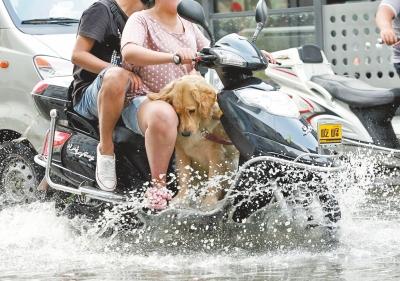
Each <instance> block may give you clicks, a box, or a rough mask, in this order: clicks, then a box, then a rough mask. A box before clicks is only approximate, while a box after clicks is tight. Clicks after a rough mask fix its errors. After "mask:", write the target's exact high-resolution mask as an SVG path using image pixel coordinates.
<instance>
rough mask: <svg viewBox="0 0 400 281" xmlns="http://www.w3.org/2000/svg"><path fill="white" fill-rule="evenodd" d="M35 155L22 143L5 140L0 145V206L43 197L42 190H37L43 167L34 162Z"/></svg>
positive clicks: (27, 201)
mask: <svg viewBox="0 0 400 281" xmlns="http://www.w3.org/2000/svg"><path fill="white" fill-rule="evenodd" d="M35 155H36V152H35V151H34V150H33V149H31V148H29V147H28V146H26V145H24V144H22V143H16V142H5V143H3V144H2V145H1V146H0V207H2V206H1V205H4V204H6V205H13V204H22V203H30V202H33V201H36V200H38V199H42V198H44V192H40V191H38V190H37V186H38V185H39V183H40V181H41V180H42V179H43V176H44V169H43V168H42V167H40V166H39V165H37V164H36V163H35V162H34V160H33V158H34V156H35Z"/></svg>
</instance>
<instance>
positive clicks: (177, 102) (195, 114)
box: [148, 75, 221, 137]
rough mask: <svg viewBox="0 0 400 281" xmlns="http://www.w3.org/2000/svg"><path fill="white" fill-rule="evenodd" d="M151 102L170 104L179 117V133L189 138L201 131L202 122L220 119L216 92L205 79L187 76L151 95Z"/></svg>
mask: <svg viewBox="0 0 400 281" xmlns="http://www.w3.org/2000/svg"><path fill="white" fill-rule="evenodd" d="M148 97H149V98H150V99H151V100H163V101H166V102H168V103H170V104H171V105H172V106H173V107H174V109H175V111H176V113H177V114H178V116H179V121H180V122H179V128H178V133H180V134H181V135H182V136H185V137H188V136H190V135H191V134H194V133H197V132H198V131H199V128H200V125H201V123H202V122H205V121H209V120H210V119H212V118H214V119H219V117H220V116H221V112H220V110H219V108H218V106H217V105H216V101H217V93H216V90H215V89H214V88H213V87H212V86H210V85H209V84H207V82H206V81H205V80H204V78H203V77H201V76H198V75H186V76H183V77H182V78H180V79H178V80H175V81H173V82H171V83H169V84H168V85H167V86H165V87H164V88H163V89H162V90H161V91H160V93H158V94H149V95H148Z"/></svg>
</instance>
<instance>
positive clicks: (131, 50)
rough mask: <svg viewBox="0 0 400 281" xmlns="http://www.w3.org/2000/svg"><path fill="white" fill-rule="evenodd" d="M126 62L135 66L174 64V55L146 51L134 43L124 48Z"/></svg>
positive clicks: (123, 55) (123, 53)
mask: <svg viewBox="0 0 400 281" xmlns="http://www.w3.org/2000/svg"><path fill="white" fill-rule="evenodd" d="M122 57H123V58H124V61H125V62H127V63H129V64H133V65H135V66H145V65H155V64H166V63H173V62H174V61H173V54H169V53H162V52H157V51H153V50H150V49H146V48H144V47H142V46H139V45H137V44H134V43H129V44H127V45H125V46H124V47H123V48H122Z"/></svg>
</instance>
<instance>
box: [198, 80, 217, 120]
mask: <svg viewBox="0 0 400 281" xmlns="http://www.w3.org/2000/svg"><path fill="white" fill-rule="evenodd" d="M193 97H194V99H195V100H196V101H197V102H198V104H199V112H200V115H201V116H202V117H203V118H204V119H211V118H212V113H213V107H214V104H215V102H216V101H217V92H216V90H215V89H214V88H213V87H212V86H210V85H208V84H207V83H206V82H201V83H196V90H195V91H194V92H193Z"/></svg>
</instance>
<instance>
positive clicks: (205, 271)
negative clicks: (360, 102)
mask: <svg viewBox="0 0 400 281" xmlns="http://www.w3.org/2000/svg"><path fill="white" fill-rule="evenodd" d="M350 166H351V167H352V168H353V170H354V172H349V171H347V173H351V175H349V174H347V175H346V176H345V178H346V179H347V180H349V181H351V184H350V185H349V186H347V187H346V188H343V189H344V190H339V191H338V193H339V196H340V205H341V208H342V213H343V214H342V216H343V219H342V220H341V222H340V224H339V231H338V233H337V237H336V239H337V241H336V242H332V243H333V244H331V245H322V244H321V243H320V242H321V241H319V240H318V239H319V238H310V239H308V238H307V239H306V240H305V242H304V241H302V242H301V243H300V240H301V239H298V238H296V237H295V236H290V235H289V236H287V237H288V239H291V243H289V244H288V243H283V242H282V244H281V245H280V241H281V239H280V237H277V236H276V235H275V236H274V235H272V236H270V237H269V238H268V239H269V240H270V241H271V240H274V239H275V245H277V247H272V248H270V249H269V248H268V247H266V248H265V249H263V248H262V247H261V249H262V250H260V248H258V249H252V247H249V248H247V249H245V248H240V247H229V245H230V243H232V244H234V243H233V240H235V238H234V237H231V238H229V239H225V238H224V239H225V240H226V241H224V243H225V246H223V247H217V246H216V247H215V251H213V246H214V244H213V243H210V241H208V246H207V247H206V248H204V249H205V250H204V251H202V250H201V247H198V246H199V244H201V243H204V239H203V240H199V241H197V243H196V240H195V239H191V240H190V239H189V240H190V241H191V242H190V243H189V242H188V243H186V244H185V243H179V244H178V246H176V247H177V248H179V249H176V248H174V247H173V246H171V247H166V246H165V244H166V241H163V240H162V239H159V237H158V238H157V239H155V240H151V238H148V237H147V238H148V239H147V244H148V241H150V242H151V243H150V244H153V245H152V246H153V247H151V249H150V248H148V247H147V246H146V247H145V246H143V245H144V244H145V243H144V242H143V241H144V240H146V239H138V238H140V237H141V238H143V234H139V233H134V232H132V231H129V230H127V231H125V233H123V234H122V233H117V234H109V235H105V234H104V233H103V234H102V235H100V233H101V231H100V228H99V226H94V225H93V224H90V223H88V222H86V221H84V220H83V219H78V218H75V219H67V218H66V217H63V216H57V215H56V212H55V210H54V205H53V203H38V202H37V203H32V204H30V205H21V206H13V207H9V208H6V209H3V210H1V211H0V226H1V228H0V280H399V279H400V222H399V217H400V204H399V199H400V192H398V191H397V187H396V186H388V185H383V184H375V183H373V182H376V180H377V178H379V177H380V176H379V175H378V174H377V172H376V171H373V170H372V168H371V167H370V166H369V164H368V161H361V163H351V164H350V165H349V167H350ZM340 188H341V186H339V189H340ZM167 232H168V230H165V233H166V236H167V234H168V233H167ZM195 232H196V230H194V233H195ZM244 233H246V231H244ZM288 234H290V231H289V230H288V229H287V230H286V234H284V233H282V234H280V235H283V236H285V235H288ZM241 235H245V234H243V232H242V233H241ZM128 236H129V238H126V237H128ZM278 236H279V235H278ZM182 239H183V238H182ZM199 239H200V238H199ZM181 242H182V241H181ZM297 242H298V243H297ZM191 243H192V244H191ZM215 243H217V242H215ZM328 244H329V243H328ZM246 245H248V244H246ZM158 246H159V247H158ZM181 247H182V248H183V247H184V248H185V249H186V251H182V249H181ZM191 248H193V249H195V250H193V251H191V250H190V249H191ZM199 248H200V249H199Z"/></svg>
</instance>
